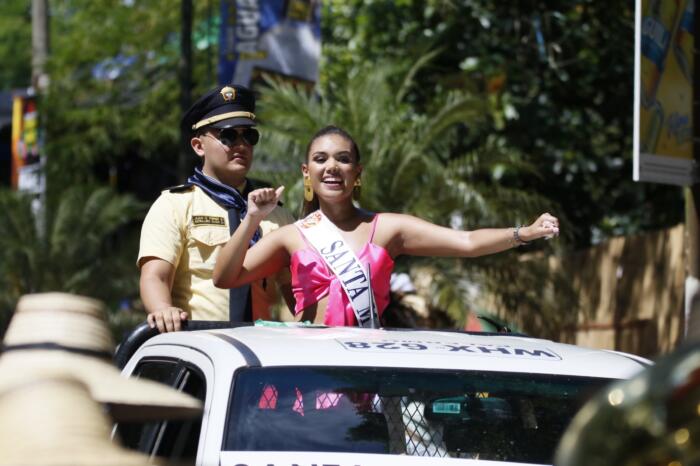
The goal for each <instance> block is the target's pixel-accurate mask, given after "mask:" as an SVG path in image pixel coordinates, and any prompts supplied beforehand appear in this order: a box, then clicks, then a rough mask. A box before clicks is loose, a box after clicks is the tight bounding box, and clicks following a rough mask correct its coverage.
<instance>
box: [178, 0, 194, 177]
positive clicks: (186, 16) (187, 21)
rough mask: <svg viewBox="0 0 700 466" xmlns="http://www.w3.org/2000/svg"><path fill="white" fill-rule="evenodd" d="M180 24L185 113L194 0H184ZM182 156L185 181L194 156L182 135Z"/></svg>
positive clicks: (180, 174) (189, 89) (180, 168)
mask: <svg viewBox="0 0 700 466" xmlns="http://www.w3.org/2000/svg"><path fill="white" fill-rule="evenodd" d="M180 11H181V26H180V67H179V75H180V111H181V114H184V113H185V112H186V111H187V109H188V108H190V105H191V104H192V21H193V16H194V12H193V8H192V0H182V4H181V9H180ZM180 138H181V139H182V140H181V144H180V148H181V149H180V157H179V159H178V164H177V175H178V178H179V180H178V181H179V182H184V181H185V180H186V179H187V177H188V176H189V174H190V172H191V171H192V165H193V158H192V154H191V153H190V151H189V150H188V146H189V141H185V140H184V138H183V135H180Z"/></svg>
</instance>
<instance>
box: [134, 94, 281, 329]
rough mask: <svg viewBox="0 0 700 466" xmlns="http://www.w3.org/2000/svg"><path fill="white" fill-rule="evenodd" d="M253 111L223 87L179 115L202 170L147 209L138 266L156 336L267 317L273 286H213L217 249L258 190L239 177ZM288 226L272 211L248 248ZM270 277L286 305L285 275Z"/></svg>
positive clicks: (246, 99)
mask: <svg viewBox="0 0 700 466" xmlns="http://www.w3.org/2000/svg"><path fill="white" fill-rule="evenodd" d="M254 112H255V97H254V95H253V93H252V92H251V91H250V90H248V89H247V88H245V87H242V86H225V87H222V88H217V89H214V90H212V91H210V92H209V93H207V94H206V95H204V96H202V97H201V98H200V99H199V100H197V102H195V103H194V104H193V105H192V107H191V108H190V109H189V110H188V111H187V113H185V115H184V116H183V119H182V131H183V133H184V134H185V135H186V136H187V137H188V139H189V140H190V145H191V147H192V150H193V151H194V152H195V154H197V155H198V156H199V157H201V158H202V162H203V163H202V167H201V168H196V169H195V173H194V174H193V175H192V176H191V177H190V178H189V179H188V180H187V183H185V184H183V185H181V186H177V187H174V188H171V189H168V190H166V191H163V193H161V195H160V197H159V198H158V199H157V200H156V201H155V202H154V203H153V205H152V206H151V209H150V210H149V212H148V215H147V216H146V218H145V220H144V222H143V227H142V230H141V244H140V249H139V257H138V260H137V265H138V266H139V267H140V269H141V280H140V288H141V299H142V300H143V303H144V305H145V307H146V311H147V312H148V322H149V323H150V324H151V326H152V327H156V326H157V327H158V329H159V330H160V331H161V332H167V331H176V330H179V329H180V327H181V321H182V320H185V319H188V318H191V319H195V320H231V321H234V322H250V321H254V320H256V319H258V318H263V319H269V318H270V313H269V307H270V304H271V303H272V302H274V301H275V300H276V297H277V293H276V289H277V287H276V286H275V283H273V280H269V279H266V280H260V281H258V282H254V283H252V284H251V285H247V286H244V287H241V288H236V289H232V290H223V289H220V288H216V287H215V286H214V284H213V282H212V271H213V269H214V264H215V263H216V257H217V255H218V253H219V250H220V248H221V246H223V245H224V244H225V243H226V242H227V241H228V239H229V238H230V236H231V234H232V232H233V231H234V230H235V229H236V227H237V226H238V224H239V223H240V220H241V219H242V218H243V217H244V216H245V213H246V209H247V201H246V200H247V197H248V193H249V192H250V191H252V190H253V189H257V188H260V187H263V186H264V184H262V183H260V182H257V181H255V180H251V179H249V178H247V177H246V175H247V174H248V171H249V170H250V167H251V163H252V160H253V146H254V145H255V144H256V143H257V142H258V139H259V133H258V131H257V130H256V129H255V128H254V125H255V114H254ZM293 221H294V218H293V217H292V216H291V215H290V214H289V212H287V211H286V210H285V209H284V208H282V207H281V206H277V207H276V208H275V210H273V211H272V214H271V215H270V216H268V217H267V219H266V221H265V222H263V223H262V224H261V225H260V231H259V232H258V233H256V235H255V237H254V238H253V240H252V241H251V245H252V244H253V243H254V242H255V241H257V240H258V239H259V238H260V236H261V235H264V234H266V233H268V232H270V231H272V230H274V229H276V228H279V227H280V226H281V225H286V224H288V223H292V222H293ZM275 278H276V280H274V281H277V282H278V285H279V289H280V291H282V294H283V295H284V297H285V300H287V303H288V305H289V304H290V303H291V305H292V306H293V302H292V301H291V299H292V298H291V288H290V286H289V277H288V273H285V274H284V276H281V277H275ZM292 308H293V307H292Z"/></svg>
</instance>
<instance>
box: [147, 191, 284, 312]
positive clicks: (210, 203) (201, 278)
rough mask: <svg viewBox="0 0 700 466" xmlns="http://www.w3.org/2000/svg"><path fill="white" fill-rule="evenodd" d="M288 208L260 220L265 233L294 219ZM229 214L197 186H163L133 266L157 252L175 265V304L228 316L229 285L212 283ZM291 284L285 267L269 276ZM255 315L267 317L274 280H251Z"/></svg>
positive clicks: (273, 297) (274, 295)
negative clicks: (220, 285)
mask: <svg viewBox="0 0 700 466" xmlns="http://www.w3.org/2000/svg"><path fill="white" fill-rule="evenodd" d="M293 222H294V218H293V217H292V216H291V215H290V214H289V212H288V211H287V210H286V209H284V208H282V207H280V206H277V207H276V208H275V209H274V210H273V211H272V212H271V213H270V214H269V215H268V216H267V217H266V218H265V220H263V221H262V222H261V223H260V228H261V230H262V234H263V235H265V234H267V233H269V232H271V231H273V230H275V229H277V228H279V227H280V226H282V225H286V224H289V223H293ZM228 224H229V222H228V213H227V212H226V210H225V209H224V208H223V207H221V206H220V205H219V204H217V203H216V202H215V201H214V200H212V199H211V198H210V197H209V196H208V195H207V194H206V193H205V192H204V191H202V190H201V189H200V188H199V187H197V186H191V187H189V188H183V189H181V190H171V191H163V192H162V193H161V195H160V197H158V199H156V201H155V202H154V203H153V205H152V206H151V208H150V210H149V211H148V214H147V215H146V218H145V219H144V222H143V227H142V228H141V244H140V247H139V257H138V260H137V265H138V266H139V267H141V265H142V261H143V259H144V258H147V257H157V258H159V259H163V260H166V261H168V262H170V263H171V264H173V266H175V279H174V282H173V286H172V291H171V295H172V301H173V306H176V307H179V308H181V309H182V310H184V311H185V312H187V314H188V315H189V317H190V318H191V319H194V320H228V319H229V290H228V289H221V288H217V287H215V286H214V283H213V281H212V273H213V271H214V264H215V263H216V258H217V256H218V254H219V250H220V249H221V247H222V246H223V245H224V244H225V243H226V242H227V241H228V239H229V238H230V237H231V234H230V233H229V226H228ZM273 279H274V281H277V282H278V283H289V271H288V270H283V271H281V272H280V274H278V276H276V277H273ZM251 296H252V299H253V302H252V310H253V320H256V319H269V318H270V311H269V308H270V305H271V304H274V303H275V302H276V301H277V299H278V293H277V287H276V286H275V284H274V283H273V280H269V279H265V280H259V281H256V282H253V283H251Z"/></svg>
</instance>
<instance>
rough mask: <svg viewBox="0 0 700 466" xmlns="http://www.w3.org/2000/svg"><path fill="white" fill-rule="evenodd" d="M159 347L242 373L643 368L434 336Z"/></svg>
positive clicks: (223, 334)
mask: <svg viewBox="0 0 700 466" xmlns="http://www.w3.org/2000/svg"><path fill="white" fill-rule="evenodd" d="M158 344H175V345H183V346H188V347H192V348H196V349H198V350H200V351H202V352H204V353H210V354H213V353H215V352H216V353H219V354H220V356H217V357H226V354H227V353H228V354H232V353H240V354H242V355H243V357H244V359H245V361H246V363H247V365H248V366H265V367H268V366H344V367H351V366H354V367H365V366H373V367H397V368H423V369H456V370H479V371H498V372H517V373H538V374H562V375H572V376H591V377H601V378H629V377H631V376H632V375H633V374H635V373H636V372H638V371H639V370H641V369H643V367H644V366H645V365H646V364H647V363H648V361H646V360H645V359H643V358H639V357H636V356H633V355H628V354H625V353H619V352H613V351H606V350H597V349H590V348H583V347H580V346H575V345H568V344H562V343H556V342H553V341H550V340H543V339H539V338H531V337H527V336H523V335H515V334H478V333H467V332H455V331H441V330H413V329H401V330H393V329H363V328H357V327H304V326H293V327H266V326H248V327H238V328H230V329H215V330H200V331H192V332H174V333H167V334H162V335H158V336H157V337H155V338H152V339H150V340H149V341H148V342H147V343H145V345H144V346H152V345H158ZM222 352H223V353H222ZM215 363H216V361H215Z"/></svg>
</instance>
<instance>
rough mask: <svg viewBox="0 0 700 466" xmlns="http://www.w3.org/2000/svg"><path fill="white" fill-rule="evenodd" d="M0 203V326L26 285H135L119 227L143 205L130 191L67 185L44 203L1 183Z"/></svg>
mask: <svg viewBox="0 0 700 466" xmlns="http://www.w3.org/2000/svg"><path fill="white" fill-rule="evenodd" d="M0 210H1V211H2V212H3V221H2V222H0V290H1V291H0V333H2V329H4V328H5V325H4V324H6V322H7V321H8V320H9V316H10V314H11V311H12V309H13V308H14V306H15V304H16V302H17V299H19V297H20V296H21V295H23V294H25V293H36V292H43V291H66V292H71V293H78V294H83V295H87V296H92V297H95V298H99V299H103V300H113V299H116V298H121V297H124V296H127V295H129V294H133V292H134V290H136V289H137V288H136V276H137V274H136V273H135V272H134V270H135V266H134V258H135V254H134V253H133V251H134V249H135V248H133V247H132V246H133V244H129V239H127V238H124V237H123V236H124V235H121V233H123V232H124V231H125V227H126V226H127V224H128V223H129V222H132V221H134V220H136V219H138V218H139V217H140V216H142V213H143V210H144V209H143V205H142V204H141V203H140V202H138V201H136V200H135V199H134V198H133V197H132V196H130V195H120V194H117V193H115V192H114V191H113V190H112V189H111V188H108V187H90V186H74V187H71V188H68V189H66V190H64V191H63V192H61V193H58V194H57V195H56V196H55V197H50V198H49V199H47V202H46V204H45V208H43V207H42V206H41V205H40V204H39V203H38V199H37V198H36V197H35V196H30V195H27V194H23V193H18V192H13V191H7V190H4V191H0ZM126 236H128V235H126ZM124 251H129V253H128V254H124Z"/></svg>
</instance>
